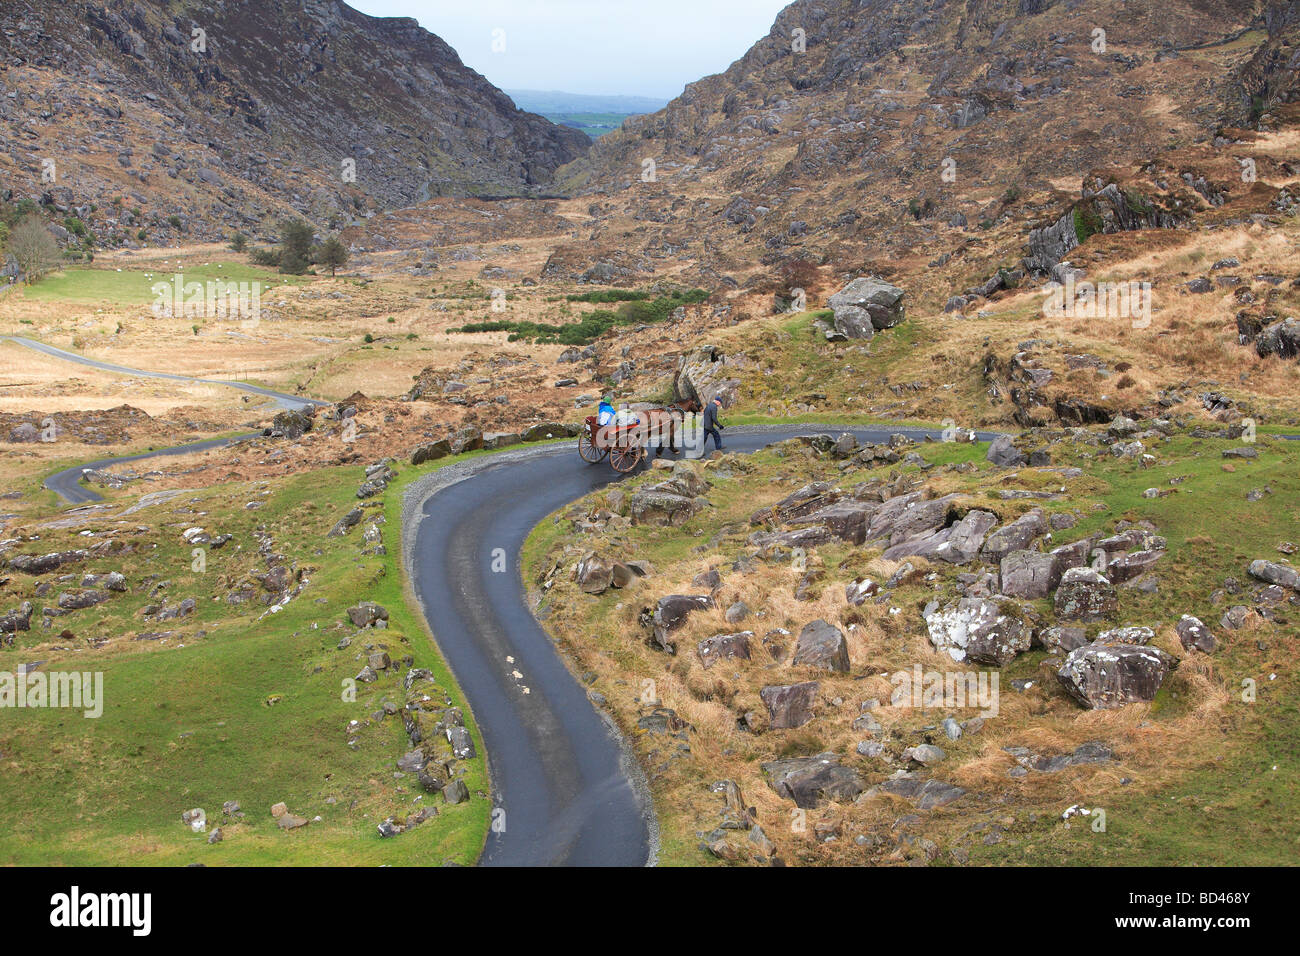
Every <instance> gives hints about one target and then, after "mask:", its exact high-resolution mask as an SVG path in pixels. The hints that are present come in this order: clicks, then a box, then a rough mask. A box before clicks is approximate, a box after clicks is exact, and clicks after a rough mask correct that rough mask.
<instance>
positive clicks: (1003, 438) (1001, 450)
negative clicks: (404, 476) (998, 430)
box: [985, 435, 1029, 468]
mask: <svg viewBox="0 0 1300 956" xmlns="http://www.w3.org/2000/svg"><path fill="white" fill-rule="evenodd" d="M985 457H986V459H987V460H988V461H991V462H993V464H995V465H997V466H998V467H999V468H1020V467H1022V466H1023V465H1025V464H1027V463H1028V462H1029V456H1028V455H1026V454H1025V453H1024V452H1022V451H1021V450H1020V449H1019V448H1017V447H1016V446H1015V444H1014V443H1013V442H1012V440H1011V436H1010V435H999V436H998V437H997V438H995V439H993V441H992V442H991V443H990V444H989V451H988V455H986V456H985Z"/></svg>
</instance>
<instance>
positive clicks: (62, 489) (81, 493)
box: [0, 335, 332, 504]
mask: <svg viewBox="0 0 1300 956" xmlns="http://www.w3.org/2000/svg"><path fill="white" fill-rule="evenodd" d="M0 342H13V343H14V344H16V345H21V346H23V347H24V348H29V349H31V350H33V351H35V352H40V353H42V354H44V355H48V356H50V357H51V358H57V359H62V360H63V361H65V362H75V363H76V364H77V365H85V366H87V367H89V368H95V369H99V370H100V371H102V372H116V373H118V374H120V375H130V376H132V377H135V378H162V379H168V380H170V381H174V382H185V383H187V384H198V385H220V386H223V387H225V388H234V389H238V390H239V391H241V392H250V393H252V394H254V395H259V396H262V397H263V398H270V399H272V400H273V406H272V407H274V408H276V409H281V410H283V409H291V408H309V407H311V406H313V405H314V406H325V405H330V404H332V403H331V402H326V401H321V400H320V399H318V398H304V397H303V396H300V395H287V394H285V393H284V392H276V391H273V390H271V389H269V388H263V387H262V386H260V385H252V384H250V383H248V382H234V381H227V380H225V379H219V378H194V377H193V376H190V375H177V374H175V373H174V372H146V371H144V370H143V369H138V368H128V367H127V366H125V365H114V364H113V363H112V362H101V361H99V360H98V359H92V358H86V356H84V355H78V354H77V353H76V352H68V351H65V350H64V349H61V348H57V347H56V346H53V345H46V344H45V343H44V342H37V341H36V340H35V339H28V338H24V337H23V336H21V335H4V336H0ZM260 434H261V432H246V433H244V434H242V435H232V436H230V437H228V438H210V439H208V440H207V441H201V442H194V443H192V444H189V445H178V446H177V447H175V448H163V449H160V450H158V451H148V452H144V453H142V454H139V455H124V456H122V457H119V458H104V459H101V460H100V461H95V462H90V463H89V464H85V465H77V466H75V467H72V468H65V469H64V470H63V471H59V472H56V473H54V474H53V475H50V477H48V478H46V479H45V487H46V488H49V489H50V490H51V491H53V492H55V493H56V494H57V495H58V496H59V497H60V498H62V499H63V500H64V501H67V502H69V503H70V504H85V503H87V502H91V501H103V496H102V495H100V494H99V493H98V492H94V491H91V490H90V489H89V488H87V487H86V486H85V485H83V484H81V477H82V475H84V474H85V473H86V472H87V471H93V470H98V469H100V468H107V467H109V466H111V465H122V464H126V463H127V462H131V461H143V460H144V459H146V458H157V457H161V456H172V455H186V454H189V453H191V452H196V451H208V450H209V449H212V448H223V447H225V446H226V445H232V444H234V443H235V442H240V441H246V440H247V439H249V438H255V437H257V436H258V435H260Z"/></svg>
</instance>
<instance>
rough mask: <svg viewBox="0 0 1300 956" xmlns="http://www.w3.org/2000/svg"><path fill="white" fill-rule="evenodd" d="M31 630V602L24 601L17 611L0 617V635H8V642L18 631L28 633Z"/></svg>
mask: <svg viewBox="0 0 1300 956" xmlns="http://www.w3.org/2000/svg"><path fill="white" fill-rule="evenodd" d="M31 628H32V602H31V601H24V602H23V603H22V604H21V605H20V606H19V607H18V609H17V610H13V611H9V612H8V613H6V614H3V615H0V634H8V635H9V641H10V642H12V641H13V635H14V634H15V633H17V632H18V631H30V630H31Z"/></svg>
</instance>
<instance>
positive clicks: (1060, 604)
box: [1056, 568, 1119, 621]
mask: <svg viewBox="0 0 1300 956" xmlns="http://www.w3.org/2000/svg"><path fill="white" fill-rule="evenodd" d="M1118 609H1119V598H1118V597H1117V596H1116V594H1115V587H1114V585H1112V584H1111V583H1110V581H1109V580H1108V579H1106V578H1104V577H1102V576H1101V575H1100V574H1098V573H1097V572H1096V571H1094V570H1093V569H1092V568H1071V569H1070V570H1068V571H1066V572H1065V573H1064V574H1063V575H1061V584H1060V587H1058V588H1057V589H1056V616H1057V617H1058V618H1060V619H1061V620H1063V621H1099V620H1101V619H1102V618H1104V617H1109V616H1110V615H1111V614H1114V613H1115V612H1116V611H1117V610H1118Z"/></svg>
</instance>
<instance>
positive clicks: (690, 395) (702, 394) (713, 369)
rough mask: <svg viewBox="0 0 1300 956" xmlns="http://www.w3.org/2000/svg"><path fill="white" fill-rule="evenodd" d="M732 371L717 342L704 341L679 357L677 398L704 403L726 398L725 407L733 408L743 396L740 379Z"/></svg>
mask: <svg viewBox="0 0 1300 956" xmlns="http://www.w3.org/2000/svg"><path fill="white" fill-rule="evenodd" d="M729 373H730V369H729V367H728V363H727V357H726V356H725V355H724V354H723V353H722V351H721V350H720V349H718V348H717V347H716V346H713V345H702V346H700V347H699V348H696V349H692V350H691V351H689V352H685V353H683V354H682V355H681V357H680V358H679V359H678V360H677V371H676V374H675V375H674V376H673V400H674V401H678V402H681V401H694V402H698V403H699V405H700V407H701V408H703V407H704V406H705V405H707V404H709V403H710V402H712V401H713V400H714V399H715V398H720V399H722V407H723V408H730V407H731V406H732V405H734V404H735V403H736V399H737V398H738V397H739V394H740V393H739V388H740V380H739V379H738V378H734V377H733V376H732V375H731V374H729Z"/></svg>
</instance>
